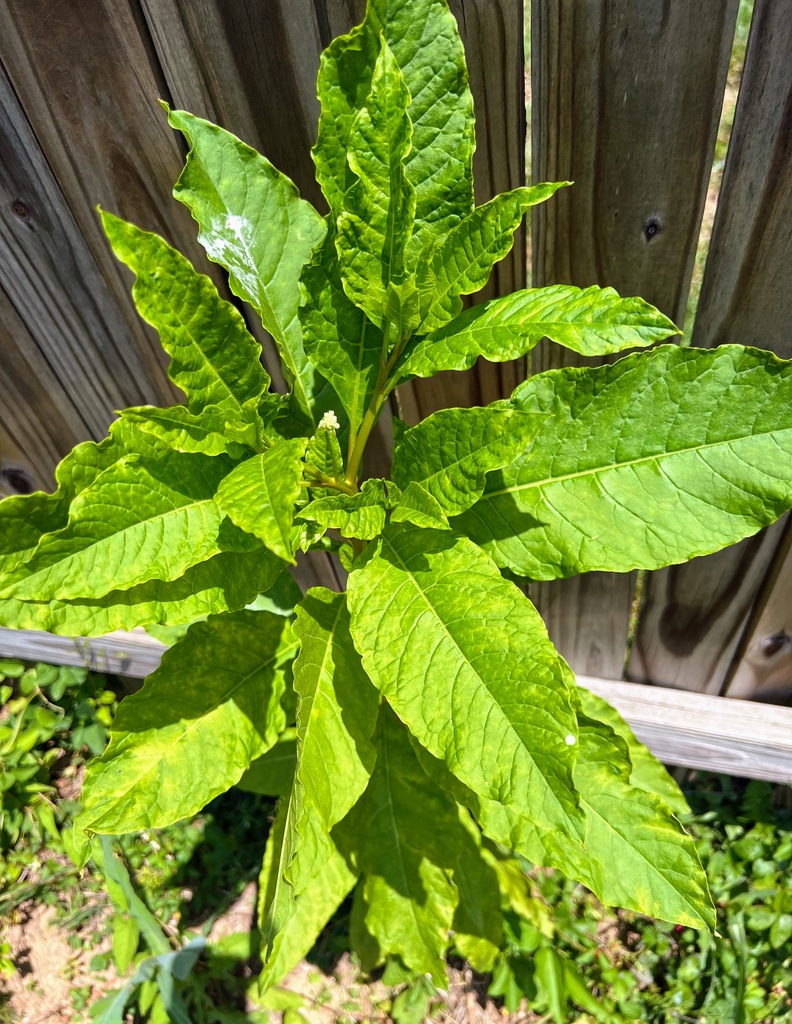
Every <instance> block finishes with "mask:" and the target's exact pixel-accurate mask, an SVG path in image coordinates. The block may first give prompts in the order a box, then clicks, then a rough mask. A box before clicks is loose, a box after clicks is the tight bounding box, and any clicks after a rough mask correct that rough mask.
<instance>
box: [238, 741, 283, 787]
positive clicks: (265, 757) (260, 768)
mask: <svg viewBox="0 0 792 1024" xmlns="http://www.w3.org/2000/svg"><path fill="white" fill-rule="evenodd" d="M296 763H297V732H296V730H295V729H285V730H284V731H283V732H282V733H281V734H280V736H279V737H278V742H277V743H276V744H275V746H274V747H270V749H269V750H268V751H267V752H266V754H262V755H261V757H258V758H256V760H255V761H253V762H252V764H251V765H250V767H249V768H248V769H247V771H246V772H245V774H244V775H243V776H242V778H241V779H240V780H239V782H238V783H237V786H238V788H239V789H244V790H245V792H247V793H260V794H262V795H263V796H287V797H288V795H289V793H290V791H291V787H292V782H293V780H294V767H295V764H296Z"/></svg>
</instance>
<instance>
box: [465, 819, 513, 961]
mask: <svg viewBox="0 0 792 1024" xmlns="http://www.w3.org/2000/svg"><path fill="white" fill-rule="evenodd" d="M457 810H458V813H459V820H460V823H461V825H462V827H463V828H464V829H465V832H466V833H467V835H468V836H469V837H470V839H472V842H470V841H468V840H467V839H466V840H465V841H464V842H461V843H456V844H455V845H456V847H457V849H458V857H457V860H456V863H455V866H454V883H455V885H456V887H457V888H458V889H459V904H458V905H457V908H456V912H455V914H454V922H453V929H454V945H455V946H456V947H457V949H458V950H459V952H460V953H461V954H462V956H463V957H464V958H465V959H466V960H468V961H469V962H470V964H471V966H472V967H473V969H474V970H476V971H482V972H485V971H491V970H492V966H493V964H494V963H495V958H496V957H497V955H498V952H499V951H500V946H501V942H502V940H503V934H502V933H503V922H502V915H501V906H500V904H501V894H500V886H499V885H498V876H497V874H496V873H495V871H494V869H493V867H492V865H491V864H490V863H489V861H488V860H487V858H486V856H485V855H484V854H483V852H482V847H481V833H480V832H479V830H478V826H476V825H475V824H474V823H473V821H472V820H471V818H470V815H469V814H468V812H467V811H466V810H465V809H464V808H462V807H458V808H457Z"/></svg>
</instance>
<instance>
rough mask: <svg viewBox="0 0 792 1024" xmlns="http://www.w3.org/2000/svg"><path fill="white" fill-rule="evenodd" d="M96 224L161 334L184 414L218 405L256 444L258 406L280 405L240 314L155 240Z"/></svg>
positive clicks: (118, 224)
mask: <svg viewBox="0 0 792 1024" xmlns="http://www.w3.org/2000/svg"><path fill="white" fill-rule="evenodd" d="M102 223H103V225H104V229H105V232H106V233H107V237H108V239H109V240H110V244H111V246H112V247H113V252H114V253H115V254H116V256H117V257H118V259H119V260H121V261H122V262H123V263H125V264H126V265H127V266H128V267H129V269H130V270H131V271H132V272H133V273H134V275H135V284H134V287H133V290H132V294H133V296H134V299H135V305H136V306H137V308H138V312H139V313H140V315H141V316H142V317H143V319H144V320H146V321H148V323H150V324H151V325H152V327H154V328H156V330H157V331H158V332H159V336H160V340H161V342H162V347H163V348H164V349H165V351H166V352H167V353H168V355H169V356H170V357H171V359H172V362H171V365H170V367H169V370H168V375H169V376H170V378H171V380H172V381H173V383H174V384H176V385H177V386H178V387H180V388H181V389H182V391H183V392H184V394H185V395H186V397H187V406H188V409H189V410H190V412H191V413H200V412H202V411H203V410H204V409H205V408H206V407H207V406H216V407H217V408H218V409H219V410H222V412H223V413H225V415H226V416H227V417H228V418H229V419H230V420H231V423H232V424H234V425H238V426H239V427H242V426H243V425H246V426H250V427H253V428H254V434H253V437H254V440H255V438H256V432H257V431H258V432H259V433H260V431H261V423H260V421H258V416H257V405H267V404H269V405H271V406H272V407H273V412H272V415H274V407H275V403H276V402H277V400H278V399H277V396H276V395H274V394H272V393H270V392H269V386H270V379H269V376H268V375H267V373H266V371H265V370H264V367H263V366H262V365H261V363H260V361H259V360H260V356H261V348H260V346H259V344H258V342H257V341H256V340H255V339H254V338H253V337H252V336H251V335H250V334H249V333H248V330H247V328H246V327H245V321H244V320H243V319H242V316H241V315H240V313H239V312H238V310H236V309H235V308H234V307H233V306H232V305H231V304H230V303H229V302H225V301H224V300H223V299H221V298H220V296H219V295H218V294H217V289H216V288H215V286H214V284H213V283H212V282H211V281H210V280H209V278H208V277H205V276H204V275H203V274H197V273H196V272H195V270H194V269H193V267H192V266H191V264H190V263H189V262H188V261H187V260H186V259H185V258H184V256H182V255H181V253H179V252H177V251H176V250H175V249H172V248H171V246H169V245H168V244H167V242H165V241H163V239H161V238H160V237H159V235H155V234H152V233H151V232H149V231H142V230H141V229H140V228H138V227H135V225H134V224H128V223H127V222H126V221H123V220H121V219H120V218H118V217H114V216H113V215H112V214H109V213H102Z"/></svg>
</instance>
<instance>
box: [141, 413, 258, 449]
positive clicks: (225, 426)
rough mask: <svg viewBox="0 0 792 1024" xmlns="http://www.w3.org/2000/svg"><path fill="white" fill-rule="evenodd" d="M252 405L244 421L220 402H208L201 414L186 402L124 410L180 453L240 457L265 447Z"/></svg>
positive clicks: (147, 432)
mask: <svg viewBox="0 0 792 1024" xmlns="http://www.w3.org/2000/svg"><path fill="white" fill-rule="evenodd" d="M257 404H258V403H254V405H253V406H248V407H247V408H246V410H245V411H244V413H243V415H246V416H247V417H248V418H247V419H246V420H244V421H243V422H241V423H240V421H239V420H237V419H236V417H234V418H233V421H230V420H229V416H228V414H227V413H226V412H225V411H224V410H223V408H222V407H221V406H218V405H208V406H206V407H205V408H203V409H202V410H201V412H200V413H194V412H190V410H189V409H187V408H186V407H185V406H183V405H172V406H170V407H168V408H166V409H160V408H158V407H157V406H155V405H139V406H133V407H132V408H129V409H124V411H123V414H122V415H123V416H124V418H125V419H126V420H128V421H129V422H130V423H134V425H135V426H136V427H137V428H138V430H142V431H143V433H145V434H150V435H151V437H153V438H156V439H157V440H158V441H161V442H162V443H163V444H166V445H167V446H168V447H169V448H174V449H175V450H176V451H178V452H202V453H203V454H204V455H223V454H229V455H231V456H232V457H233V458H237V457H239V456H240V455H241V454H242V453H243V452H244V449H245V448H252V449H253V450H254V451H255V450H256V449H257V448H259V447H263V444H262V441H261V422H260V421H259V422H258V423H257V420H258V412H257V408H256V405H257Z"/></svg>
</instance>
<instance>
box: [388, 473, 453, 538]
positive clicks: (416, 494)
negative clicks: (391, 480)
mask: <svg viewBox="0 0 792 1024" xmlns="http://www.w3.org/2000/svg"><path fill="white" fill-rule="evenodd" d="M388 493H389V494H390V495H391V504H392V506H393V512H392V513H391V522H392V523H413V524H414V525H415V526H422V527H424V528H425V529H427V530H450V529H451V527H450V526H449V525H448V517H447V516H446V514H445V512H444V511H443V508H442V506H441V505H440V502H439V501H438V500H437V498H434V497H432V495H431V494H430V493H429V492H428V491H425V490H424V489H423V487H422V486H421V485H420V484H418V483H410V484H408V485H407V487H406V488H405V490H404V491H402V492H399V489H398V488H397V487H396V486H395V485H394V484H391V486H390V487H389V488H388Z"/></svg>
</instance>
